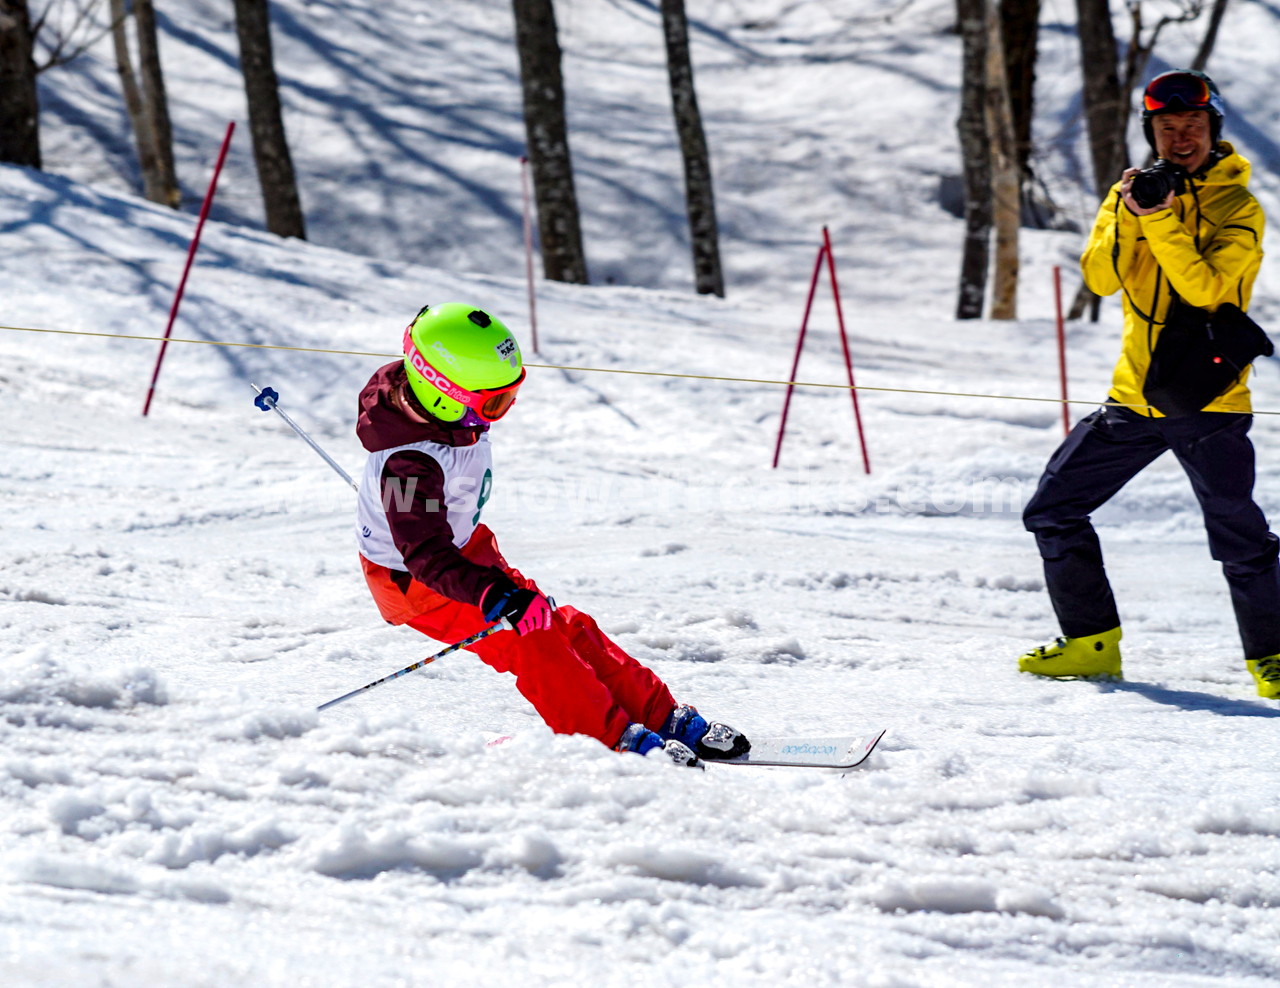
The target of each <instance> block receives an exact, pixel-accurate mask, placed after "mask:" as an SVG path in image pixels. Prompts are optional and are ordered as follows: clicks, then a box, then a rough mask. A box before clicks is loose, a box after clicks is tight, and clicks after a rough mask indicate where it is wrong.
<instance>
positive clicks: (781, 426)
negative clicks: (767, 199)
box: [773, 246, 827, 470]
mask: <svg viewBox="0 0 1280 988" xmlns="http://www.w3.org/2000/svg"><path fill="white" fill-rule="evenodd" d="M826 252H827V248H826V247H825V246H823V247H819V248H818V259H817V260H816V261H814V264H813V277H812V278H810V279H809V297H808V299H806V300H805V303H804V318H803V319H801V320H800V335H799V337H798V338H797V339H796V356H795V359H794V360H792V361H791V376H790V377H788V378H787V396H786V398H784V399H783V401H782V421H781V422H780V423H778V441H777V443H776V444H775V445H774V447H773V469H775V470H777V469H778V457H779V456H781V455H782V436H783V433H785V432H786V431H787V413H788V412H789V411H790V410H791V393H792V392H793V391H794V390H795V387H796V385H795V380H796V371H798V370H799V369H800V351H801V350H803V349H804V334H805V333H806V331H807V330H808V329H809V312H810V310H812V309H813V296H814V293H815V292H817V290H818V275H820V274H821V273H822V256H823V255H824V254H825V253H826Z"/></svg>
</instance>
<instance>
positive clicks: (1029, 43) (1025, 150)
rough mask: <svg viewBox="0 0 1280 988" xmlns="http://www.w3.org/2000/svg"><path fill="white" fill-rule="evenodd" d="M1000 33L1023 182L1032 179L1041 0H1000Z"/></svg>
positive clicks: (1014, 136)
mask: <svg viewBox="0 0 1280 988" xmlns="http://www.w3.org/2000/svg"><path fill="white" fill-rule="evenodd" d="M1000 34H1001V40H1002V42H1003V46H1004V62H1005V68H1006V70H1007V73H1008V80H1009V82H1008V85H1009V107H1010V111H1011V112H1012V114H1013V138H1014V142H1015V146H1016V148H1017V158H1018V172H1019V174H1020V175H1021V176H1022V181H1023V182H1024V183H1026V182H1028V181H1029V180H1030V179H1031V120H1032V117H1033V115H1034V110H1035V85H1036V52H1037V42H1038V41H1039V38H1040V0H1001V3H1000Z"/></svg>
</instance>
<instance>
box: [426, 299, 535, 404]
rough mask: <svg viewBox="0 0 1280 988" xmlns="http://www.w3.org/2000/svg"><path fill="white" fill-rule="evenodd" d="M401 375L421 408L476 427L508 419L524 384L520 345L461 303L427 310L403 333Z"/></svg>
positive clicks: (482, 313) (483, 315) (496, 322)
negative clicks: (503, 418)
mask: <svg viewBox="0 0 1280 988" xmlns="http://www.w3.org/2000/svg"><path fill="white" fill-rule="evenodd" d="M404 370H405V374H406V376H407V377H408V380H409V387H410V389H411V390H412V391H413V395H414V397H415V398H417V399H418V402H419V403H420V404H421V405H422V407H423V408H424V409H425V410H426V411H427V412H428V413H429V414H430V415H432V416H434V417H435V418H438V419H440V420H441V421H442V422H462V421H464V420H466V424H468V425H477V424H479V423H480V422H496V421H497V420H498V419H500V418H502V416H504V415H506V414H507V411H508V409H510V408H511V405H512V404H513V403H514V402H515V400H516V392H517V390H519V388H520V385H521V384H523V383H524V362H523V360H522V359H521V356H520V345H519V344H518V343H516V340H515V337H514V336H512V335H511V331H510V330H509V329H507V327H506V326H504V325H503V324H502V323H501V322H500V321H499V320H497V319H495V318H494V317H493V316H491V315H489V313H487V312H485V311H484V310H483V309H477V308H475V306H472V305H467V304H465V303H463V302H445V303H443V304H441V305H428V306H426V307H424V308H423V309H422V311H421V312H419V313H418V315H417V316H416V317H415V318H414V320H413V322H412V323H410V324H409V326H408V328H407V329H405V331H404Z"/></svg>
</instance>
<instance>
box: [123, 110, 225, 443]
mask: <svg viewBox="0 0 1280 988" xmlns="http://www.w3.org/2000/svg"><path fill="white" fill-rule="evenodd" d="M235 129H236V122H235V121H234V120H232V121H231V122H230V123H228V124H227V136H226V137H224V138H223V139H222V149H221V150H220V151H219V152H218V161H217V164H215V165H214V166H213V178H212V179H210V181H209V191H207V192H206V193H205V194H204V205H202V206H201V207H200V219H198V220H197V221H196V232H195V236H193V237H192V238H191V246H190V247H189V248H188V249H187V263H186V266H185V267H183V269H182V278H181V279H180V280H179V281H178V290H177V292H175V293H174V296H173V305H172V307H170V309H169V324H168V325H167V326H165V328H164V342H163V343H161V344H160V353H159V354H157V355H156V366H155V370H153V371H152V372H151V387H149V388H148V389H147V400H146V403H145V404H144V405H143V406H142V415H143V418H145V417H146V415H147V413H148V412H149V411H151V399H152V398H153V397H155V393H156V381H157V380H159V378H160V365H161V364H162V363H164V353H165V350H166V349H168V347H169V336H170V335H171V334H172V333H173V323H174V320H175V319H177V318H178V306H180V305H181V304H182V293H183V292H184V291H186V288H187V275H189V274H190V273H191V262H192V261H194V260H195V257H196V249H197V248H198V247H199V246H200V232H201V231H202V230H203V229H204V221H205V220H206V219H208V217H209V207H210V206H212V205H213V193H214V190H215V189H217V187H218V176H219V175H220V174H222V164H223V162H225V161H226V160H227V149H228V148H230V147H231V135H232V134H233V133H234V132H235Z"/></svg>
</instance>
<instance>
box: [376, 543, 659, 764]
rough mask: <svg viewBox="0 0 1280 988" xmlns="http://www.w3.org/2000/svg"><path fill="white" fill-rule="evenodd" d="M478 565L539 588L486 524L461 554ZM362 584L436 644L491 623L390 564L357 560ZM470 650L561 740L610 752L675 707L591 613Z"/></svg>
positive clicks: (573, 612)
mask: <svg viewBox="0 0 1280 988" xmlns="http://www.w3.org/2000/svg"><path fill="white" fill-rule="evenodd" d="M462 554H463V555H464V556H466V558H467V559H469V560H471V561H472V562H474V563H478V564H479V565H481V566H496V567H498V568H499V569H501V570H502V571H503V572H505V573H506V574H507V576H509V577H510V578H511V579H512V580H514V581H515V582H516V584H517V585H519V586H521V587H528V588H530V589H533V590H536V589H537V587H536V586H535V585H534V583H533V582H532V581H531V580H527V579H525V577H524V576H522V575H521V574H520V573H519V572H518V571H517V570H515V569H513V568H512V567H511V566H509V565H508V564H507V561H506V560H505V559H503V558H502V554H501V553H500V552H499V551H498V545H497V542H496V540H495V539H494V536H493V532H491V531H490V530H489V529H488V527H486V526H484V525H479V526H477V527H476V530H475V533H474V534H473V535H472V536H471V538H470V540H469V541H468V542H467V544H466V545H465V546H464V547H463V549H462ZM360 562H361V564H362V565H363V567H364V576H365V580H366V581H367V582H368V584H369V590H370V591H371V592H372V594H373V599H374V601H375V602H376V603H377V605H378V610H379V611H380V612H381V613H382V616H383V618H384V619H386V621H387V623H389V624H407V625H408V626H409V627H410V628H414V629H416V630H418V631H421V632H422V633H423V634H424V635H427V636H428V637H430V638H434V639H435V640H436V641H439V642H444V643H445V644H450V643H452V642H455V641H459V640H460V639H462V638H466V637H467V636H469V635H473V634H475V633H476V632H477V631H480V630H481V629H483V628H484V627H485V625H486V624H488V622H487V621H485V619H484V614H483V613H482V612H481V611H480V608H479V607H476V606H475V605H474V604H463V603H460V602H458V601H456V600H451V599H449V598H448V597H444V596H442V595H440V594H438V593H436V592H435V591H434V590H432V589H431V588H430V587H428V586H427V585H426V584H424V583H420V582H418V581H417V580H407V581H406V580H404V579H403V578H401V579H400V584H401V585H403V586H405V587H407V589H404V590H402V589H401V586H400V585H397V582H396V581H395V580H393V579H392V571H391V570H389V569H387V568H386V567H385V566H379V565H378V564H377V563H373V562H370V561H369V560H368V559H366V558H365V557H364V556H361V557H360ZM468 651H471V652H475V653H476V655H478V656H480V658H481V659H482V660H483V661H484V662H485V664H487V665H490V666H492V667H493V668H494V669H496V670H497V671H498V672H510V673H513V674H514V675H515V677H516V689H518V690H519V691H520V693H521V695H522V696H524V698H525V699H526V700H528V701H529V702H530V703H531V704H533V707H534V709H535V710H537V711H538V713H539V714H540V715H541V716H542V719H543V720H544V721H546V722H547V726H548V727H550V728H551V730H553V731H555V732H556V733H557V734H587V735H589V736H591V737H593V738H596V739H598V740H600V741H602V742H604V743H605V744H607V745H609V746H610V747H612V746H613V745H615V744H617V743H618V739H619V738H621V737H622V732H623V731H624V730H626V728H627V725H628V724H631V723H632V722H636V723H641V724H644V725H645V726H646V727H648V728H649V729H651V730H657V729H658V728H659V727H661V726H662V724H663V723H664V722H665V721H666V719H667V717H668V716H669V715H670V713H671V709H672V708H673V707H674V706H675V700H674V699H672V696H671V691H670V690H668V689H667V686H666V684H665V683H663V681H662V680H661V679H659V678H658V677H657V675H656V674H655V673H654V672H653V671H652V670H651V669H648V668H646V667H645V666H643V665H641V664H640V663H639V662H637V661H636V660H635V659H633V658H632V657H631V656H630V655H628V654H627V653H626V652H624V651H623V650H622V649H621V648H619V647H618V646H617V645H616V644H615V643H614V642H612V641H610V640H609V639H608V638H607V637H606V636H605V634H604V632H602V631H601V630H600V629H599V627H597V625H596V623H595V621H594V620H592V618H591V616H590V615H589V614H584V613H582V612H581V611H579V610H577V609H576V608H573V607H568V606H560V607H558V608H556V610H555V612H554V615H553V618H552V625H551V627H550V628H549V629H547V630H545V631H533V632H530V633H529V634H527V635H517V634H516V633H515V632H513V631H499V632H497V633H496V634H493V635H490V636H489V637H488V638H484V639H482V640H480V641H478V642H476V643H475V644H474V645H470V646H468Z"/></svg>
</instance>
